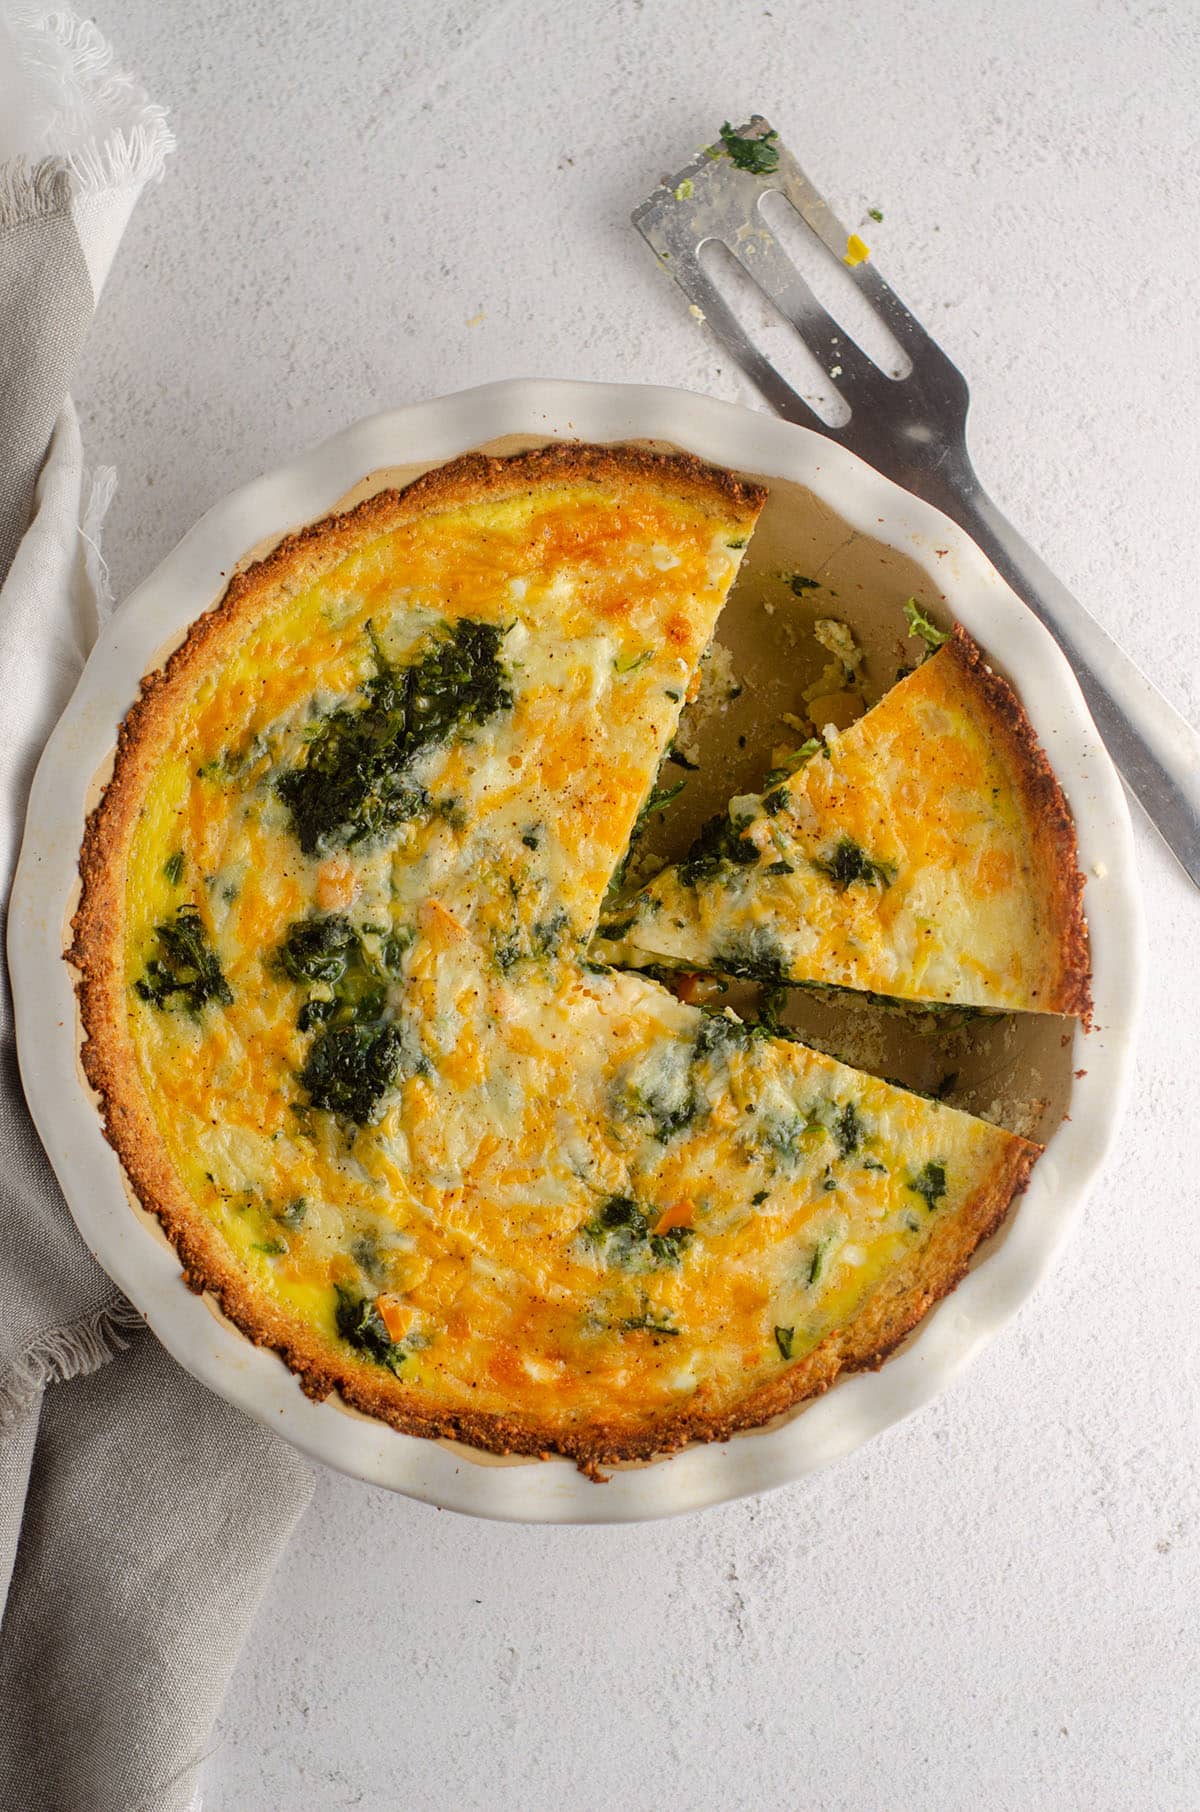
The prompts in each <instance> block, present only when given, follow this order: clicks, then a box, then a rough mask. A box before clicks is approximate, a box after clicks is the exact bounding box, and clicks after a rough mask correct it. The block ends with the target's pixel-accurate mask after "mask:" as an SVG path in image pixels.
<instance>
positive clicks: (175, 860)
mask: <svg viewBox="0 0 1200 1812" xmlns="http://www.w3.org/2000/svg"><path fill="white" fill-rule="evenodd" d="M163 874H164V875H165V876H166V878H167V880H168V881H169V882H170V883H171V886H172V887H178V886H179V883H180V882H181V881H182V879H183V851H182V850H181V849H177V850H176V851H175V854H174V855H173V856H168V857H167V859H166V861H165V862H164V863H163Z"/></svg>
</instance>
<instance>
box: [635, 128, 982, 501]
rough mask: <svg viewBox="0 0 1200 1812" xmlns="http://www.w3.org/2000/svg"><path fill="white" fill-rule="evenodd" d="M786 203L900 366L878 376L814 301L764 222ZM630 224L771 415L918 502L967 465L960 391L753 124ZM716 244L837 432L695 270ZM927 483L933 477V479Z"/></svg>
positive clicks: (856, 247)
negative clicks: (785, 338) (804, 356)
mask: <svg viewBox="0 0 1200 1812" xmlns="http://www.w3.org/2000/svg"><path fill="white" fill-rule="evenodd" d="M773 193H777V194H780V195H782V196H783V197H784V198H785V200H786V201H788V202H790V204H791V206H792V207H793V208H794V209H795V212H796V215H797V216H798V218H799V220H801V221H802V222H803V223H804V226H805V227H806V228H807V229H808V230H809V232H810V233H812V235H813V237H814V239H815V240H817V241H818V242H819V243H820V245H821V246H823V247H824V249H825V252H826V253H827V255H828V256H829V257H830V258H832V259H834V260H836V261H837V262H838V263H839V264H841V265H842V266H843V268H844V269H845V270H846V271H847V272H848V274H849V276H850V278H851V279H852V281H853V282H854V283H855V284H857V286H858V289H859V291H860V292H861V294H862V296H863V298H864V299H865V301H866V302H867V304H868V306H869V307H871V308H872V309H873V310H874V311H875V313H876V314H877V315H878V316H879V318H880V320H881V321H882V322H883V324H884V325H885V326H886V327H887V328H888V329H889V331H890V332H891V334H892V336H893V338H894V339H895V340H896V341H897V343H898V344H899V346H900V347H901V349H902V350H903V352H904V353H905V354H906V356H907V358H908V359H909V361H911V365H910V369H909V371H908V372H907V373H906V374H905V375H904V376H903V377H899V378H897V377H893V376H890V375H888V374H886V373H885V372H884V371H883V370H882V369H881V368H880V367H879V366H878V365H877V364H876V363H875V362H874V360H872V359H871V358H869V357H868V356H867V354H866V353H865V352H864V351H863V350H862V348H861V347H860V346H859V345H858V344H857V343H856V342H855V341H854V340H853V339H852V338H851V337H850V335H849V334H848V333H847V331H846V329H845V327H844V326H843V325H842V324H841V323H840V322H839V321H837V320H835V319H834V317H833V316H832V315H831V314H830V313H829V312H828V311H827V310H826V309H825V308H824V307H822V305H821V303H820V302H818V301H817V298H816V297H815V296H814V294H813V292H812V290H811V289H810V288H809V286H808V284H807V283H806V282H805V280H804V278H803V277H802V276H801V274H800V272H799V271H798V270H797V268H796V266H795V264H794V263H793V262H792V260H791V259H790V258H789V256H788V254H787V252H786V251H785V250H784V248H783V246H782V245H781V244H780V242H779V240H778V238H777V237H776V236H775V234H774V233H773V232H772V231H771V228H770V227H769V225H768V224H767V221H766V219H765V218H764V215H763V210H762V205H761V204H762V200H763V197H764V196H765V195H769V194H773ZM633 223H634V225H635V226H636V227H637V229H638V231H639V233H641V234H642V236H643V238H644V239H645V240H646V241H647V243H648V244H649V245H650V246H651V248H652V249H653V251H654V252H655V253H656V255H657V257H658V259H659V261H660V263H661V265H662V267H663V269H664V270H665V271H667V272H668V274H669V275H670V276H672V277H673V278H674V279H675V281H676V283H678V285H679V287H680V288H681V289H682V291H683V293H684V295H685V296H686V297H687V299H688V301H689V302H690V303H691V305H692V306H693V308H695V309H698V310H699V312H700V313H701V315H702V316H703V317H704V319H705V321H706V322H707V323H708V325H709V326H710V327H711V329H712V330H713V332H714V333H715V334H716V336H717V338H718V339H719V340H720V341H721V343H722V344H723V345H724V346H725V348H726V349H727V351H728V352H729V353H730V354H731V355H732V357H733V358H734V359H736V360H737V363H738V364H739V365H740V366H741V368H742V370H743V371H744V372H745V373H746V375H747V377H749V378H750V380H751V381H752V383H754V384H755V386H756V387H757V388H758V389H759V390H760V391H761V392H762V394H763V396H764V397H765V399H766V401H767V402H768V403H770V405H771V407H772V408H773V409H775V410H776V411H777V412H778V413H779V414H780V415H782V416H784V417H786V419H787V420H789V421H794V422H799V423H800V424H801V425H802V426H804V427H808V428H815V429H817V430H818V431H819V432H820V433H822V434H827V435H829V436H830V438H831V439H834V440H837V441H840V442H841V443H842V444H843V445H844V446H847V447H849V448H851V450H852V451H853V452H855V453H858V454H861V456H862V457H863V458H864V459H866V460H869V461H870V463H871V464H872V465H873V466H875V467H876V468H877V469H878V470H880V471H882V472H885V473H886V474H887V476H888V477H890V478H894V479H896V480H897V482H898V483H900V484H902V485H904V487H905V488H906V489H907V490H910V491H914V492H916V493H917V494H918V495H919V496H931V497H934V496H936V497H939V498H940V497H941V495H942V493H943V491H944V485H945V466H946V464H947V461H948V460H949V461H952V462H955V463H957V461H959V460H961V462H962V464H963V465H964V466H967V470H968V471H969V466H968V465H967V458H966V441H965V425H966V419H967V386H966V383H965V381H964V380H963V377H962V375H961V373H960V372H959V371H958V370H957V369H956V367H955V366H954V365H952V364H951V362H950V360H949V359H948V358H947V357H946V355H945V353H944V352H943V351H942V350H941V348H940V347H939V346H938V345H937V344H936V342H935V341H934V340H932V339H931V338H930V336H929V335H928V334H927V333H926V332H925V329H924V328H923V327H922V326H921V324H920V322H919V321H917V320H916V319H915V318H914V317H913V315H912V314H910V312H909V310H908V309H907V308H906V307H905V306H904V304H903V302H902V301H901V300H900V298H899V296H898V295H897V294H896V292H895V291H894V290H893V289H892V288H891V287H890V285H888V284H887V283H885V282H884V280H883V278H882V277H881V276H880V275H879V272H878V271H877V270H876V268H875V266H874V264H873V263H872V262H871V260H870V257H869V256H862V252H864V251H865V247H861V246H860V244H859V243H858V242H857V241H856V239H855V237H854V236H852V235H851V234H850V233H848V232H847V230H846V228H845V227H844V226H843V225H842V223H841V221H840V220H839V219H838V218H837V215H836V214H835V213H834V212H833V210H832V208H831V207H830V206H829V203H828V202H827V201H826V200H825V198H824V196H823V195H821V194H820V193H819V192H818V191H817V189H816V188H815V187H814V186H813V184H812V183H811V182H810V181H809V179H808V177H807V176H806V175H805V174H804V171H803V170H802V169H801V168H800V165H799V164H798V163H797V162H796V160H795V158H794V157H793V156H792V154H791V152H790V151H789V150H788V149H787V146H786V145H784V144H783V143H781V141H780V139H779V136H778V134H777V133H776V132H775V131H774V130H773V128H772V127H771V126H770V124H769V123H768V121H767V120H765V119H764V118H763V117H762V115H761V114H757V113H756V114H755V115H754V116H753V117H752V118H751V119H750V120H749V121H748V122H747V123H746V124H745V125H744V126H741V127H739V128H738V130H737V131H736V132H734V131H731V130H729V129H726V130H725V131H723V133H722V138H721V140H719V141H718V142H717V143H716V144H715V145H710V146H708V147H707V148H706V149H705V150H703V151H700V152H699V153H698V154H697V155H696V156H695V157H694V158H693V159H692V161H691V163H689V164H687V165H686V166H685V168H684V169H682V170H680V171H679V172H678V174H677V175H675V176H673V177H671V178H670V179H669V180H668V181H667V182H664V183H661V184H660V185H659V187H658V188H657V189H655V190H654V192H653V194H651V195H650V196H648V197H647V199H646V200H645V201H644V202H643V203H642V204H641V206H640V207H639V208H637V209H636V210H635V212H634V215H633ZM713 240H716V241H719V242H720V243H721V244H722V245H724V246H725V248H726V249H727V251H728V252H729V253H730V254H731V255H732V257H734V258H735V259H736V260H737V262H738V264H739V265H740V266H741V268H742V270H743V271H744V272H745V273H746V275H747V276H748V277H749V278H750V280H751V281H752V282H753V283H755V284H756V285H757V286H758V288H759V289H760V290H761V291H762V293H763V294H764V295H765V296H766V297H767V298H768V299H769V300H770V302H771V303H773V305H774V306H775V308H776V309H777V310H778V312H779V313H780V315H782V316H783V318H784V319H785V320H786V321H788V322H789V323H790V324H791V326H792V327H793V328H794V329H795V331H796V333H797V334H798V335H799V336H800V339H801V340H802V341H803V342H804V345H805V346H806V347H807V348H808V350H809V352H810V353H812V355H813V356H814V357H815V358H816V359H817V360H818V362H819V363H820V365H821V367H822V369H823V370H824V371H825V372H826V373H827V374H828V376H829V378H830V380H831V382H832V383H833V384H834V385H835V387H836V389H837V391H838V393H839V395H840V396H841V397H842V399H843V401H844V402H845V403H846V405H847V406H848V408H849V410H850V418H849V420H848V421H846V422H845V423H843V424H841V425H839V426H836V427H835V426H831V425H830V424H829V423H827V422H824V421H822V420H821V418H820V416H818V415H817V414H816V413H815V411H814V410H813V409H811V408H810V407H809V405H808V403H806V402H805V400H804V398H803V397H802V396H801V395H800V394H799V393H798V391H796V390H795V389H794V388H793V387H792V386H791V385H790V384H789V383H788V382H787V381H786V380H785V379H784V378H783V377H782V376H781V375H780V373H779V372H778V371H776V370H775V368H774V366H773V365H771V363H770V361H769V360H768V359H767V358H766V357H765V356H764V355H763V353H762V352H761V351H760V350H759V348H758V347H757V346H756V345H755V344H754V341H753V339H752V338H751V336H750V335H749V333H748V332H747V331H746V329H745V327H744V326H743V325H742V322H741V321H740V320H739V319H738V317H737V315H736V313H735V312H734V310H733V308H732V307H731V305H730V304H729V302H728V301H726V299H725V298H724V297H723V296H722V294H721V292H720V291H719V289H718V288H717V286H716V284H715V283H714V282H713V279H712V277H711V276H710V275H709V273H708V272H707V271H706V270H705V269H704V267H703V265H702V263H701V258H700V253H701V250H702V248H703V247H704V246H705V245H707V244H708V243H709V242H710V241H713ZM935 475H936V477H935Z"/></svg>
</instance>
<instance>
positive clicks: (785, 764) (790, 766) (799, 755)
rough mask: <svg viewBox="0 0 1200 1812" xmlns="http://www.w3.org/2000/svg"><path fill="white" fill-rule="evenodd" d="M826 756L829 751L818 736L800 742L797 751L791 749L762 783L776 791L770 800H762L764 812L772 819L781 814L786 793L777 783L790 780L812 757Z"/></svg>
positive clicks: (785, 801)
mask: <svg viewBox="0 0 1200 1812" xmlns="http://www.w3.org/2000/svg"><path fill="white" fill-rule="evenodd" d="M828 754H829V750H828V749H827V748H826V747H825V744H824V743H823V742H822V741H821V738H820V737H819V736H810V737H809V739H808V741H807V742H802V743H801V744H800V747H799V748H798V749H793V750H792V752H791V754H790V755H788V756H785V758H784V760H783V761H782V762H781V763H780V765H779V766H778V767H777V768H772V769H771V772H770V773H769V774H768V775H767V777H766V779H765V780H764V781H763V786H764V787H775V788H776V789H777V790H776V791H775V792H774V793H772V794H771V796H770V799H764V800H763V805H764V807H765V808H766V810H767V811H768V812H770V814H771V816H772V817H775V816H776V815H777V814H778V813H779V812H781V811H782V810H783V808H784V806H785V805H786V804H787V793H786V791H785V790H784V789H783V788H781V787H780V786H779V782H780V781H781V780H788V779H790V778H791V776H792V775H793V774H795V773H797V772H798V771H799V769H800V768H802V767H804V766H805V765H806V763H808V762H810V761H811V760H812V758H813V756H814V755H826V756H827V755H828ZM772 801H773V803H772Z"/></svg>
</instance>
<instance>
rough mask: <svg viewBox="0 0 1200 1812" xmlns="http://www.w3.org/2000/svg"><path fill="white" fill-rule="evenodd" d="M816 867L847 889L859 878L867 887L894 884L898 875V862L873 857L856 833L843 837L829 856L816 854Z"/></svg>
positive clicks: (814, 865) (814, 864)
mask: <svg viewBox="0 0 1200 1812" xmlns="http://www.w3.org/2000/svg"><path fill="white" fill-rule="evenodd" d="M813 867H814V868H815V869H816V870H817V871H818V873H820V874H823V875H827V876H828V878H829V879H830V880H831V881H832V882H833V883H834V885H835V886H836V887H840V888H842V890H843V891H845V889H846V888H847V887H853V886H854V884H855V882H856V881H861V882H862V884H863V885H864V887H890V886H891V884H892V882H893V881H894V880H895V879H896V868H895V864H894V863H892V862H876V861H873V860H872V858H871V857H870V856H868V855H867V853H866V851H865V850H864V849H862V848H861V847H860V846H859V845H858V844H857V843H855V841H854V839H853V838H852V837H841V838H839V839H838V841H837V843H835V844H834V846H833V849H832V851H831V852H830V854H829V855H828V856H825V857H822V858H815V857H814V859H813Z"/></svg>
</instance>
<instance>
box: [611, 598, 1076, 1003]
mask: <svg viewBox="0 0 1200 1812" xmlns="http://www.w3.org/2000/svg"><path fill="white" fill-rule="evenodd" d="M1082 891H1083V878H1082V876H1081V875H1080V873H1079V867H1078V862H1077V860H1076V849H1075V830H1074V824H1073V822H1072V819H1071V815H1070V811H1069V809H1068V807H1067V804H1066V801H1065V799H1064V798H1063V795H1062V791H1061V789H1060V787H1059V785H1058V782H1057V780H1056V779H1055V777H1054V774H1053V772H1052V770H1051V768H1050V765H1049V763H1048V762H1047V760H1046V758H1045V755H1044V754H1043V753H1042V750H1041V748H1040V747H1039V745H1038V742H1037V739H1036V737H1035V736H1034V733H1033V730H1032V728H1031V726H1030V724H1029V720H1028V718H1027V717H1026V716H1025V713H1024V711H1023V710H1022V708H1021V705H1020V703H1019V701H1018V699H1017V697H1016V695H1015V694H1014V692H1013V691H1012V689H1011V687H1010V686H1009V685H1008V684H1007V682H1006V681H1005V680H1003V679H1002V678H1001V677H1000V676H999V674H997V673H994V672H993V671H992V670H991V669H990V668H989V667H988V666H987V665H986V664H985V662H984V659H983V656H982V654H981V653H980V650H979V649H978V647H977V646H976V645H975V643H974V642H973V641H972V640H971V638H970V637H969V636H968V635H967V633H966V631H965V630H964V629H962V628H961V627H958V628H956V629H955V631H954V634H953V635H952V636H951V638H950V640H949V641H948V642H947V643H946V645H945V646H944V647H942V648H940V649H939V650H938V652H937V653H936V654H934V655H932V656H931V657H930V658H929V659H927V660H926V661H925V662H924V663H923V665H921V666H920V667H918V668H917V669H916V670H915V671H914V672H913V673H910V674H909V675H908V676H907V677H906V678H904V679H902V680H900V681H899V682H898V683H897V684H896V685H895V686H894V687H893V688H892V689H891V691H890V692H888V693H887V694H886V695H885V696H884V698H883V699H881V701H880V702H879V703H878V704H877V705H876V706H875V707H874V709H873V710H871V711H868V712H867V713H866V714H865V716H863V717H861V718H859V719H858V721H857V722H856V723H854V724H852V725H851V726H850V728H849V729H847V730H844V731H841V732H838V731H836V730H833V729H832V727H831V728H830V729H829V730H828V732H827V734H826V738H825V740H824V742H823V743H822V742H819V741H816V740H814V741H813V742H811V743H809V744H806V745H805V747H804V748H803V749H802V750H801V751H800V754H799V758H798V760H797V761H796V765H795V766H794V769H793V771H792V772H790V773H786V774H780V775H778V776H776V777H774V779H773V782H772V784H770V785H769V786H768V787H767V789H766V791H765V792H763V793H762V794H761V795H753V796H746V797H743V798H739V799H735V800H734V801H733V803H732V804H731V806H730V807H729V810H728V812H727V813H726V814H724V815H722V816H720V817H718V818H716V819H713V820H711V821H710V823H709V824H708V825H707V826H706V827H705V829H704V831H703V832H702V833H701V835H700V837H699V838H698V839H697V842H696V843H695V845H694V846H693V848H692V850H691V851H690V852H689V854H688V856H687V857H686V858H685V859H684V860H683V861H682V862H679V863H676V864H675V865H674V866H672V867H669V868H667V869H665V870H664V871H663V872H662V873H661V874H659V875H658V876H656V877H655V878H654V879H653V880H651V881H650V882H649V883H648V884H647V885H646V886H645V887H644V888H643V889H642V890H641V892H640V893H638V894H637V896H636V897H635V899H634V900H633V901H632V902H631V904H630V905H629V906H628V907H627V908H622V909H620V911H619V912H618V914H617V915H616V916H615V917H614V918H613V919H611V920H610V921H609V922H608V923H607V924H605V925H603V926H602V927H601V935H602V937H603V938H604V939H606V940H607V941H608V944H607V945H606V946H605V947H606V948H607V947H608V945H613V946H616V947H619V948H620V949H621V950H623V951H624V953H625V954H626V955H627V957H628V959H629V960H631V961H634V962H638V961H641V962H642V963H645V962H646V961H647V960H651V959H652V960H654V961H658V962H665V963H668V964H672V965H677V966H681V967H684V968H692V969H705V970H716V971H719V972H722V973H724V974H727V975H735V976H744V977H747V978H749V979H752V980H757V981H765V982H770V983H781V982H788V983H797V984H802V985H803V984H813V983H820V984H825V985H832V986H836V987H842V988H853V989H859V990H867V991H870V992H872V993H875V994H881V995H888V996H891V997H894V998H896V999H899V1000H904V1001H915V1002H922V1003H937V1004H941V1003H948V1002H953V1003H955V1004H956V1005H960V1006H968V1007H981V1008H991V1009H995V1010H999V1011H1013V1010H1020V1011H1025V1012H1043V1013H1061V1014H1071V1015H1077V1016H1078V1017H1080V1018H1082V1019H1084V1020H1085V1021H1086V1020H1087V1018H1088V1017H1089V1014H1090V1011H1091V995H1090V987H1089V982H1090V965H1089V958H1088V939H1087V929H1086V925H1085V922H1084V918H1083V909H1082Z"/></svg>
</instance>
